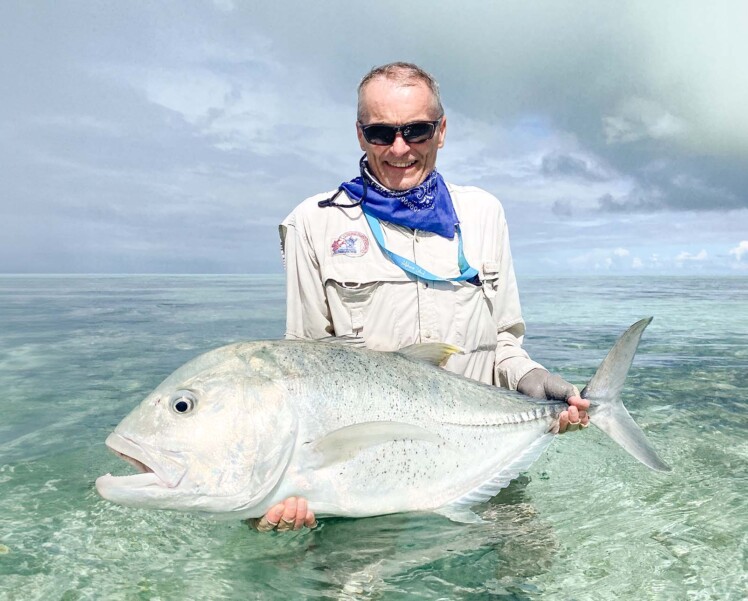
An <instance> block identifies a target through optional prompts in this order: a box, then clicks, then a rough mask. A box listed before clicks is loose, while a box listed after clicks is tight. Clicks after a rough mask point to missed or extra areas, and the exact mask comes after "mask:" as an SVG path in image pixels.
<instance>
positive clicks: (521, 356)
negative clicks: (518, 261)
mask: <svg viewBox="0 0 748 601" xmlns="http://www.w3.org/2000/svg"><path fill="white" fill-rule="evenodd" d="M502 218H503V216H502ZM502 226H503V227H502V236H501V238H502V239H501V241H500V242H499V244H500V248H501V250H500V257H499V261H498V270H497V273H496V274H495V275H496V276H498V277H496V278H495V279H494V280H492V281H490V282H489V281H486V282H484V286H490V288H489V289H488V290H489V292H490V297H491V299H492V302H490V303H489V304H490V306H491V313H492V315H493V319H494V322H495V324H496V330H497V336H496V358H495V360H494V383H495V384H496V385H497V386H502V387H503V388H508V389H509V390H517V391H519V392H521V393H522V394H526V395H527V396H531V397H533V398H538V399H549V400H560V401H566V402H567V403H568V404H569V409H568V410H567V411H563V412H562V413H561V414H560V415H559V426H558V432H559V433H560V434H562V433H564V432H572V431H574V430H578V429H579V428H580V427H581V428H585V427H587V425H588V424H589V420H590V418H589V416H588V415H587V409H589V406H590V403H589V401H587V400H586V399H583V398H582V397H581V396H580V395H579V390H577V387H576V386H574V385H573V384H570V383H569V382H567V381H565V380H564V379H563V378H561V377H560V376H557V375H556V374H551V373H550V372H548V370H546V369H545V368H544V367H543V366H542V365H540V364H539V363H537V362H535V361H533V360H532V359H531V358H530V356H529V355H528V354H527V351H525V350H524V349H523V348H522V340H523V338H524V334H525V322H524V321H523V320H522V314H521V309H520V303H519V291H518V288H517V280H516V276H515V274H514V267H513V265H512V253H511V250H510V248H509V232H508V228H507V225H506V221H504V223H503V224H502Z"/></svg>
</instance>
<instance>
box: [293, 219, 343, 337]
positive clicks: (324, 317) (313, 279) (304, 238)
mask: <svg viewBox="0 0 748 601" xmlns="http://www.w3.org/2000/svg"><path fill="white" fill-rule="evenodd" d="M297 222H298V217H297V216H296V215H294V214H293V213H292V214H291V215H290V216H289V217H288V218H287V219H286V220H285V221H284V222H283V224H281V226H280V228H279V229H280V238H281V252H282V254H283V263H284V265H285V268H286V338H306V339H316V338H324V337H326V336H330V335H333V334H334V330H333V326H332V317H331V315H330V308H329V307H328V304H327V297H326V295H325V288H324V284H323V282H322V276H321V274H320V270H319V262H318V261H317V258H316V254H315V252H314V248H313V246H312V244H311V243H310V240H309V237H308V235H307V232H306V231H305V229H304V228H303V224H298V225H297Z"/></svg>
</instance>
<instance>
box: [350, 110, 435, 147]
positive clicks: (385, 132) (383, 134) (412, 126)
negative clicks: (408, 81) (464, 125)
mask: <svg viewBox="0 0 748 601" xmlns="http://www.w3.org/2000/svg"><path fill="white" fill-rule="evenodd" d="M441 120H442V119H441V117H439V118H438V119H437V120H436V121H413V123H406V124H405V125H384V124H382V123H373V124H372V125H364V124H362V123H359V124H358V125H359V127H360V128H361V133H363V134H364V139H365V140H366V141H367V142H368V143H369V144H375V145H376V146H389V145H390V144H392V143H393V142H394V141H395V137H396V136H397V133H398V132H400V133H401V134H402V136H403V140H405V141H406V142H408V143H410V144H420V143H421V142H425V141H426V140H430V139H431V138H433V137H434V133H435V132H436V127H437V125H439V123H441Z"/></svg>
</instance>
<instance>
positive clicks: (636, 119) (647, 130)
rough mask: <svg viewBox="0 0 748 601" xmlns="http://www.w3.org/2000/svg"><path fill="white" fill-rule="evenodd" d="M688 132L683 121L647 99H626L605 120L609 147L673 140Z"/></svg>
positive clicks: (604, 129) (604, 126) (604, 125)
mask: <svg viewBox="0 0 748 601" xmlns="http://www.w3.org/2000/svg"><path fill="white" fill-rule="evenodd" d="M686 129H687V128H686V123H685V121H683V119H680V118H679V117H676V116H675V115H673V114H671V113H669V112H668V111H667V110H665V109H664V108H663V107H662V106H660V105H659V104H658V103H657V102H654V101H652V100H647V99H644V98H629V99H627V100H624V101H623V102H621V103H620V104H619V106H618V107H617V108H616V110H615V111H614V113H613V114H612V115H608V116H605V117H603V131H604V133H605V139H606V141H607V142H608V144H615V143H626V142H637V141H639V140H644V139H647V138H652V139H654V140H659V139H662V138H673V137H676V136H678V135H680V134H682V133H684V132H685V131H686Z"/></svg>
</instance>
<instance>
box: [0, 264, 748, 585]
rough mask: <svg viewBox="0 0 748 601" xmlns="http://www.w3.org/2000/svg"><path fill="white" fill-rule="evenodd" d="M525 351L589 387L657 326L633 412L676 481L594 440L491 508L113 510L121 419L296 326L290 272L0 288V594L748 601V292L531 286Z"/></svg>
mask: <svg viewBox="0 0 748 601" xmlns="http://www.w3.org/2000/svg"><path fill="white" fill-rule="evenodd" d="M521 290H522V293H523V307H524V313H525V319H526V321H527V322H528V328H529V332H528V336H527V340H526V347H527V348H528V349H529V350H530V352H531V354H532V356H533V357H534V358H535V359H537V360H539V361H541V362H542V363H544V364H545V365H546V366H547V367H549V368H552V369H553V370H556V371H558V372H560V373H562V374H563V375H564V376H566V377H567V379H569V380H571V381H573V382H575V383H577V384H578V385H580V386H581V385H583V384H584V383H585V382H586V380H587V379H588V378H589V377H590V376H591V375H592V373H593V372H594V370H595V368H596V367H597V364H598V363H599V362H600V360H601V359H602V358H603V357H604V355H605V353H606V352H607V350H608V349H609V347H610V346H611V345H612V344H613V342H614V341H615V339H616V338H617V336H618V335H619V334H620V333H621V332H622V331H623V330H624V329H625V328H626V327H627V326H628V325H629V324H630V323H633V322H634V321H636V320H637V319H639V318H641V317H644V316H647V315H654V316H655V320H654V321H653V323H652V324H651V325H650V326H649V328H648V329H647V331H646V332H645V334H644V338H643V341H642V344H641V346H640V350H639V353H638V355H637V359H636V360H635V362H634V366H633V368H632V371H631V373H630V376H629V379H628V381H627V387H626V390H625V398H624V400H625V402H626V404H627V406H628V407H629V409H630V411H631V412H632V414H633V415H634V416H635V418H636V419H637V421H638V422H639V424H640V425H641V426H642V427H643V428H644V430H645V431H646V432H647V435H648V437H649V438H650V440H651V441H652V442H653V444H654V445H655V446H656V447H657V448H658V449H659V451H660V454H661V455H662V456H663V458H664V459H665V460H666V461H667V462H668V463H670V464H671V465H672V466H673V468H674V470H673V472H672V473H671V474H667V475H662V474H656V473H654V472H650V471H649V470H647V469H646V468H644V467H642V466H641V465H639V464H638V463H637V462H635V461H634V460H633V459H631V458H630V457H629V456H628V455H626V454H625V453H624V452H623V451H622V450H621V449H619V448H617V447H615V445H613V444H612V443H610V442H609V441H608V440H607V439H606V438H605V437H604V435H602V434H601V433H600V432H598V431H596V430H595V429H593V428H590V429H589V430H587V431H585V432H584V433H582V434H575V435H569V436H563V437H561V438H559V439H558V440H557V441H556V442H555V443H554V445H553V446H552V447H551V449H550V451H549V452H547V453H546V454H545V455H544V456H543V457H541V459H540V460H538V462H537V463H536V464H535V465H534V466H533V468H532V469H531V471H530V472H529V473H528V474H527V476H525V477H523V478H522V479H520V480H519V481H517V482H515V483H514V484H513V485H512V486H511V487H510V488H509V489H507V490H505V491H502V493H501V494H499V495H498V496H497V497H496V498H495V499H494V500H493V501H492V502H490V503H488V504H486V505H483V506H481V507H479V511H480V513H481V514H482V515H483V517H484V519H485V523H484V524H480V525H471V526H465V525H458V524H453V523H451V522H449V521H447V520H445V519H443V518H440V517H438V516H433V515H400V516H385V517H379V518H370V519H362V520H342V519H337V520H326V521H324V522H323V523H322V526H321V527H320V528H318V529H317V530H315V531H313V532H308V531H307V532H301V533H293V534H285V535H261V534H258V533H255V532H252V531H250V530H249V529H248V528H247V527H246V526H245V525H243V524H241V523H239V522H215V521H212V520H207V519H203V518H199V517H196V516H192V515H184V514H176V513H169V512H157V511H143V510H136V509H129V508H124V507H118V506H115V505H112V504H110V503H108V502H106V501H104V500H102V499H100V498H99V497H98V496H97V495H96V493H95V492H94V490H93V481H94V480H95V478H96V477H97V476H99V475H101V474H103V473H105V472H108V471H113V472H114V473H125V472H127V468H126V467H124V464H123V463H122V462H121V461H119V460H118V459H117V458H116V457H114V456H113V455H112V454H110V453H109V452H108V451H107V450H106V448H105V447H104V439H105V438H106V436H107V434H108V433H109V432H110V431H111V430H112V428H113V427H114V426H115V425H116V424H117V422H118V421H119V420H120V419H121V418H122V417H123V416H124V415H125V414H126V413H128V412H129V411H130V409H132V407H134V406H135V405H136V404H137V403H138V402H139V401H140V399H141V398H142V397H143V396H145V394H147V393H148V392H149V390H150V389H151V388H153V387H154V386H155V385H156V384H158V382H159V381H160V380H162V379H163V378H164V377H165V376H166V375H168V373H170V372H171V371H172V370H173V369H174V368H176V367H178V366H179V365H181V364H182V363H183V362H184V361H186V360H187V359H189V358H191V357H193V356H194V355H196V354H198V353H200V352H202V351H205V350H208V349H210V348H214V347H216V346H219V345H221V344H225V343H228V342H231V341H236V340H242V339H253V338H255V339H257V338H278V337H280V336H281V334H282V331H283V311H284V309H283V306H284V301H283V296H284V291H283V282H282V279H281V277H279V276H264V277H259V276H241V277H239V276H235V277H169V276H138V277H135V276H133V277H92V276H91V277H31V276H29V277H19V276H0V383H1V384H2V391H3V398H2V401H1V403H0V407H1V408H2V418H1V419H0V599H13V600H15V599H18V600H26V599H40V600H41V599H44V600H47V599H65V600H74V599H263V600H264V599H303V598H312V599H317V598H318V599H356V598H369V599H412V598H419V599H521V600H534V599H590V600H592V599H595V600H597V599H668V600H669V599H699V600H700V599H720V600H722V599H744V598H746V597H748V592H747V590H746V587H748V578H747V577H746V573H748V569H747V568H748V566H747V565H746V563H747V555H748V544H747V542H748V540H747V539H748V508H747V506H746V502H745V496H746V491H748V469H746V466H747V465H748V462H747V461H746V460H747V459H748V436H747V434H748V411H746V404H747V399H748V278H710V279H704V278H657V279H656V278H643V279H635V278H618V279H585V280H582V281H577V282H573V283H570V282H569V281H568V280H561V279H558V280H554V279H529V280H525V281H522V282H521Z"/></svg>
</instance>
